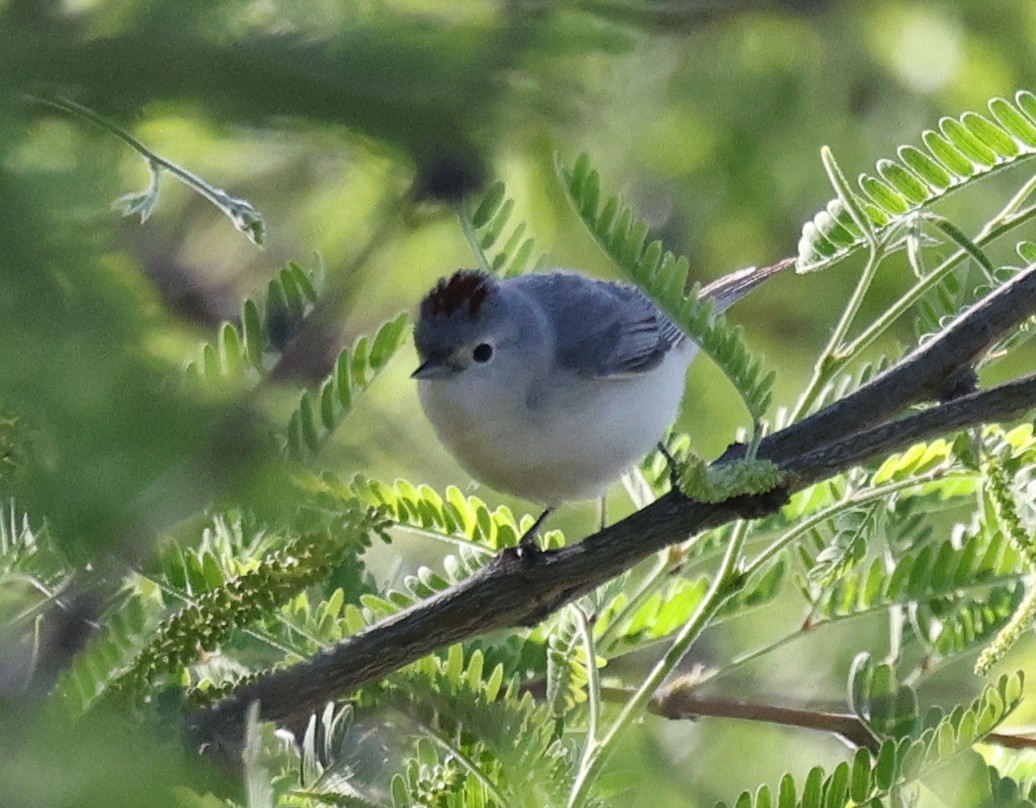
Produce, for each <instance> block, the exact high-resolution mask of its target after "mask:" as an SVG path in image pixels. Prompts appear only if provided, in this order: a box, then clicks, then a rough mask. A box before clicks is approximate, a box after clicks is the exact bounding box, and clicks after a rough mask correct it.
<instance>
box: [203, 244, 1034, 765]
mask: <svg viewBox="0 0 1036 808" xmlns="http://www.w3.org/2000/svg"><path fill="white" fill-rule="evenodd" d="M1034 311H1036V264H1034V265H1032V266H1030V267H1027V268H1026V269H1025V271H1023V272H1022V273H1020V274H1019V275H1018V276H1017V277H1016V278H1014V279H1013V280H1012V281H1010V282H1009V283H1007V284H1005V285H1004V286H1002V287H1000V288H999V289H998V290H996V291H994V292H993V293H992V294H990V295H989V296H988V297H987V298H986V299H984V300H983V301H982V302H981V303H980V304H978V305H976V306H975V307H973V308H972V309H970V310H969V311H968V312H966V313H965V314H963V315H962V316H960V317H959V318H957V320H955V321H954V322H953V323H952V324H950V325H949V326H948V327H947V328H946V330H945V331H943V332H942V333H941V334H940V335H939V336H938V337H937V338H935V339H933V340H931V341H929V342H927V343H925V344H924V345H922V346H921V347H919V348H918V349H916V350H915V351H914V352H912V353H911V354H910V355H908V356H907V357H905V358H904V359H903V360H901V361H900V362H898V363H897V364H896V365H894V366H893V367H891V368H890V369H889V370H887V371H886V372H885V373H884V374H882V375H880V376H878V377H877V378H875V379H874V380H872V381H871V382H870V383H869V384H867V385H865V386H864V387H861V388H860V389H858V390H857V391H855V392H854V393H852V394H850V395H848V396H846V397H845V398H843V399H841V400H839V401H837V402H835V403H833V404H831V405H830V406H828V407H826V408H824V409H822V410H820V411H819V412H817V413H815V414H813V415H811V416H809V417H807V418H805V419H804V420H802V421H799V422H798V423H795V424H793V425H791V426H789V427H787V428H786V429H784V430H781V431H780V432H777V433H775V434H773V435H771V436H770V437H768V438H767V439H765V440H764V441H763V442H762V444H761V445H760V447H759V456H760V457H764V458H768V459H770V460H772V461H773V462H775V463H776V464H777V465H778V466H780V467H781V469H782V470H783V471H784V472H785V473H786V475H787V478H786V479H787V482H786V486H785V488H786V491H787V493H792V492H794V491H796V490H799V489H802V488H804V487H806V486H808V485H811V484H813V483H815V482H817V481H820V480H823V479H826V478H828V477H831V476H834V475H836V474H839V473H841V472H843V471H846V470H848V469H850V468H852V467H854V466H857V465H859V464H861V463H864V462H867V461H869V460H872V459H875V458H879V457H882V456H886V455H888V454H891V453H893V452H896V451H900V450H903V449H905V448H907V447H908V446H910V445H912V444H913V443H916V442H918V441H921V440H926V439H930V438H935V437H937V436H941V435H945V434H947V433H950V432H953V431H956V430H958V429H961V428H964V427H967V426H972V425H976V424H981V423H986V422H995V421H1006V420H1011V419H1014V418H1017V417H1020V416H1021V415H1023V414H1024V413H1025V412H1027V411H1028V410H1030V409H1032V408H1033V407H1034V406H1036V375H1033V376H1028V377H1025V378H1022V379H1018V380H1016V381H1014V382H1011V383H1009V384H1004V385H1001V386H999V387H996V388H993V389H991V390H988V391H984V392H976V393H972V394H970V395H966V396H962V397H960V398H956V399H953V400H951V401H949V402H947V403H944V404H936V405H933V406H931V407H930V408H929V409H926V410H923V411H921V412H918V413H916V414H913V415H910V416H908V417H905V418H901V419H899V420H893V421H889V419H890V418H891V417H893V416H895V415H897V414H899V413H901V412H902V411H903V410H904V409H905V408H907V407H909V406H911V405H915V404H919V403H922V402H927V401H931V400H933V399H940V398H945V397H946V395H947V393H948V391H950V390H951V389H952V388H954V387H957V386H958V385H957V383H958V382H959V380H960V379H961V378H963V377H965V376H967V375H968V374H970V373H971V369H972V367H973V366H974V364H975V363H976V362H977V360H978V359H979V358H980V357H981V356H982V355H983V353H984V352H985V351H987V350H988V349H989V348H990V347H991V346H992V345H994V344H995V343H996V342H997V341H998V340H999V339H1000V338H1001V337H1003V336H1004V335H1005V334H1006V333H1007V332H1009V331H1010V330H1011V329H1013V328H1014V327H1016V326H1017V325H1018V324H1020V323H1021V322H1023V321H1024V320H1025V319H1027V318H1028V317H1029V316H1031V315H1032V314H1033V312H1034ZM747 504H753V503H747ZM745 505H746V502H745V501H744V498H736V499H735V500H728V501H727V502H721V503H713V504H705V503H700V502H695V501H693V500H689V499H687V498H686V497H684V496H683V495H681V494H680V493H679V492H670V493H669V494H667V495H665V496H663V497H661V498H660V499H658V500H657V501H656V502H654V503H652V504H651V505H649V506H648V507H646V508H644V509H642V510H640V511H638V512H637V513H634V514H632V515H631V516H630V517H628V518H627V519H624V520H623V521H622V522H619V523H617V524H614V525H611V526H609V527H607V528H605V529H603V530H601V531H600V532H598V533H596V534H594V535H592V536H590V537H588V538H586V539H584V540H583V541H581V542H578V543H576V544H573V545H570V546H568V547H564V548H562V549H560V550H553V551H545V552H542V553H538V554H535V555H528V554H526V555H522V554H520V553H519V552H517V551H516V550H514V549H508V550H504V551H503V552H501V553H500V554H499V555H498V556H496V557H495V558H494V559H493V560H492V561H491V562H490V563H489V564H487V565H486V566H485V567H483V568H482V569H481V570H479V571H478V572H477V573H476V574H475V575H473V576H472V577H471V578H468V579H467V580H465V581H463V582H461V583H460V584H458V585H456V586H454V587H452V588H450V589H449V590H446V591H444V592H441V593H439V594H438V595H436V596H434V597H431V598H429V599H428V600H426V601H423V602H421V603H418V604H415V605H414V606H412V607H411V608H409V609H406V610H405V611H402V612H400V613H399V614H396V615H393V616H392V617H389V618H387V619H385V620H383V621H381V622H380V623H378V624H376V625H374V626H372V627H370V628H369V629H367V630H365V631H362V632H360V633H359V634H356V635H353V636H352V637H349V638H347V639H346V640H343V641H342V642H340V643H338V644H337V645H335V646H334V647H332V648H329V649H327V650H326V651H324V652H322V653H320V654H318V655H316V656H315V657H313V658H311V659H309V660H307V661H305V662H302V663H299V664H297V665H295V666H293V667H291V668H287V669H284V670H281V671H277V672H275V673H272V674H270V675H268V676H265V677H262V678H261V679H258V680H256V681H254V682H252V683H250V684H248V685H246V686H245V687H242V688H241V689H240V690H239V691H237V692H236V693H234V694H232V695H231V696H229V697H227V698H226V699H224V700H223V701H221V702H219V703H218V704H216V705H214V706H213V707H210V708H208V709H207V710H205V711H202V712H200V713H198V714H196V715H195V716H193V718H192V721H191V728H192V730H193V731H194V733H195V736H196V737H198V738H199V739H201V740H203V741H206V742H209V743H216V744H217V745H218V746H219V747H221V748H223V749H227V750H232V749H237V748H239V746H240V743H241V737H242V730H243V724H244V715H245V711H246V709H247V707H248V705H249V704H251V703H252V702H254V701H259V702H260V706H261V715H262V717H263V718H264V719H266V720H271V721H280V722H287V721H291V720H293V719H298V718H300V717H302V716H305V715H308V714H309V713H310V712H312V711H314V710H317V709H320V708H321V707H323V705H324V704H326V703H327V702H328V701H329V700H333V699H336V698H341V697H343V696H345V695H347V694H349V693H350V692H352V691H353V690H355V689H357V688H358V687H360V686H362V685H364V684H366V683H368V682H371V681H374V680H376V679H378V678H380V677H382V676H384V675H386V674H388V673H390V672H391V671H393V670H396V669H397V668H399V667H402V666H403V665H406V664H408V663H410V662H413V661H415V660H417V659H419V658H421V657H422V656H425V655H427V654H429V653H432V652H434V651H436V650H437V649H439V648H443V647H445V646H447V645H450V644H452V643H455V642H461V641H464V640H470V639H472V638H474V637H476V636H479V635H481V634H485V633H487V632H489V631H493V630H497V629H504V628H513V627H518V626H525V625H531V624H535V623H537V622H539V621H540V620H542V619H543V618H544V617H545V616H547V615H548V614H550V613H551V612H553V611H555V610H556V609H558V608H560V607H561V606H563V605H564V604H566V603H568V602H569V601H571V600H572V599H574V598H576V597H579V596H580V595H583V594H585V593H587V592H589V591H591V590H593V589H594V588H596V587H597V586H599V585H600V584H602V583H604V582H605V581H607V580H608V579H610V578H612V577H613V576H615V575H618V574H619V573H621V572H623V571H625V570H627V569H629V568H630V567H631V566H633V565H634V564H636V563H637V562H639V561H640V560H642V559H643V558H645V557H647V556H649V555H651V554H652V553H655V552H656V551H658V550H660V549H662V548H663V547H666V546H667V545H670V544H674V543H677V542H682V541H685V540H686V539H688V538H689V537H691V536H694V535H696V534H698V533H700V532H702V531H705V530H707V529H710V528H713V527H716V526H718V525H721V524H724V523H726V522H729V521H732V520H734V519H738V518H743V517H745V516H746V515H752V516H759V515H762V514H760V513H759V512H758V505H759V503H758V502H755V503H754V505H755V508H754V509H753V510H754V511H755V512H754V513H751V514H746V512H745ZM776 507H777V506H776V505H775V504H771V505H770V509H771V510H775V509H776Z"/></svg>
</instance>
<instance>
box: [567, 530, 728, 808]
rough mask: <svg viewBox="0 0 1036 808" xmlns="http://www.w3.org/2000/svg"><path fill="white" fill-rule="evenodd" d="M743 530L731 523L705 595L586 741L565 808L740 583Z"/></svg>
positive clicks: (572, 805) (575, 801)
mask: <svg viewBox="0 0 1036 808" xmlns="http://www.w3.org/2000/svg"><path fill="white" fill-rule="evenodd" d="M747 533H748V522H746V521H744V520H740V521H738V522H736V523H735V524H734V528H733V530H732V531H731V537H730V542H729V544H728V545H727V550H726V553H725V554H724V556H723V560H722V561H721V562H720V565H719V569H717V570H716V574H715V576H714V577H713V579H712V585H711V586H710V587H709V591H708V592H707V593H706V594H705V597H704V598H702V601H701V603H699V604H698V608H697V609H696V610H695V612H694V614H693V615H692V616H691V619H690V620H688V621H687V623H685V624H684V627H683V628H682V629H680V631H679V633H678V634H677V635H676V637H675V639H674V640H673V642H672V645H670V646H669V649H668V650H667V651H666V653H665V654H664V655H663V656H662V658H661V659H660V660H659V661H658V662H657V663H655V667H654V668H652V670H651V672H650V673H649V674H648V676H647V678H645V679H644V681H643V682H642V683H641V685H640V687H638V688H637V690H636V692H635V693H634V694H633V696H632V697H631V698H630V699H629V701H627V702H626V704H625V705H624V706H623V708H622V710H620V711H619V715H618V716H616V718H615V720H614V721H613V722H612V724H611V726H610V727H609V728H608V731H607V732H606V733H605V735H604V737H602V738H601V740H600V742H598V743H596V744H593V745H589V744H588V750H589V751H588V753H586V752H585V753H584V755H583V760H582V761H581V763H580V766H579V771H578V772H577V773H576V778H575V782H574V783H573V785H572V792H571V793H570V795H569V799H568V808H576V807H577V806H580V805H582V804H583V802H584V801H585V799H586V796H587V791H588V790H589V787H590V785H591V784H592V783H593V782H595V781H596V779H597V775H598V773H599V771H600V769H601V766H603V765H604V762H605V760H606V759H607V756H608V754H609V753H610V752H611V751H612V750H613V748H614V746H615V743H616V741H617V740H618V739H619V738H620V737H621V736H622V734H623V733H624V732H625V731H626V730H627V729H628V728H629V727H630V726H632V724H633V722H634V720H635V719H636V717H637V716H639V715H640V714H642V713H643V712H644V710H645V709H646V708H647V706H648V704H649V703H650V702H651V698H652V696H653V695H654V693H655V691H656V690H657V689H658V688H659V687H660V686H661V684H662V682H663V681H665V679H666V677H668V676H669V675H670V674H671V673H672V672H673V671H674V670H675V669H676V667H677V665H679V664H680V661H681V660H682V659H683V658H684V657H685V656H686V655H687V652H688V651H689V650H690V648H691V645H693V644H694V642H695V641H696V640H697V639H698V637H700V636H701V634H702V632H703V631H704V630H705V629H706V628H707V627H708V625H709V622H710V621H711V620H712V618H713V617H715V615H716V612H718V611H719V609H720V607H721V606H722V605H723V603H724V602H726V600H727V599H728V598H729V597H730V596H731V595H733V594H734V593H735V592H736V591H737V590H738V589H739V588H740V587H741V586H742V583H743V580H744V576H743V575H741V574H740V573H739V572H738V569H737V567H738V564H739V562H740V559H741V551H742V548H743V547H744V541H745V536H746V535H747Z"/></svg>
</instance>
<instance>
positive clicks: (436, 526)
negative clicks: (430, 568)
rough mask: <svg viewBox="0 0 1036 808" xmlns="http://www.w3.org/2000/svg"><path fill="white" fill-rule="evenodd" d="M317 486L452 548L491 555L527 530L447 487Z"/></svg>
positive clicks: (359, 479)
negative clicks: (440, 489)
mask: <svg viewBox="0 0 1036 808" xmlns="http://www.w3.org/2000/svg"><path fill="white" fill-rule="evenodd" d="M322 481H323V483H324V484H325V485H327V487H328V491H329V492H333V493H335V494H336V495H337V496H339V497H342V498H344V499H345V500H346V501H348V499H350V498H354V497H355V498H356V499H358V500H359V501H360V502H362V503H364V504H365V505H369V506H370V507H372V508H376V509H377V510H378V512H379V513H380V514H381V515H382V516H383V517H384V518H385V519H387V520H390V521H391V522H392V523H394V524H396V525H399V526H401V527H405V528H410V529H413V530H416V531H420V532H423V533H425V534H426V535H433V536H435V537H436V538H440V539H443V540H447V541H450V542H451V543H459V542H470V543H471V544H472V545H474V546H475V547H481V548H484V549H485V550H488V551H496V550H500V549H502V548H504V547H513V546H514V545H515V544H516V543H517V542H518V539H519V537H520V536H521V535H522V529H523V528H522V525H524V526H526V527H527V526H528V524H527V520H528V518H529V517H526V519H523V520H522V525H519V523H518V520H517V519H516V518H515V516H514V514H513V513H512V512H511V509H510V508H508V507H506V506H504V505H500V506H497V507H496V508H494V509H492V510H490V509H489V506H487V505H486V503H485V502H484V501H483V500H481V499H479V498H478V497H473V496H471V497H469V496H465V495H464V494H463V493H462V492H461V490H460V489H459V488H457V487H456V486H452V485H451V486H449V487H448V488H447V489H446V492H445V495H443V494H440V493H439V492H438V491H436V490H435V489H434V488H432V487H431V486H428V485H414V484H412V483H410V482H409V481H407V480H396V481H395V482H394V483H392V484H391V485H388V484H386V483H383V482H380V481H378V480H374V479H371V478H369V477H363V476H362V475H357V476H356V477H355V478H354V479H353V480H352V482H351V483H349V484H345V483H342V482H341V481H339V480H337V479H336V478H335V477H334V476H333V475H330V474H325V475H323V477H322ZM552 532H555V533H556V531H552Z"/></svg>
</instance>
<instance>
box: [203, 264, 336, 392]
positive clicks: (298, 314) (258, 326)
mask: <svg viewBox="0 0 1036 808" xmlns="http://www.w3.org/2000/svg"><path fill="white" fill-rule="evenodd" d="M318 298H319V292H318V288H317V282H316V279H315V278H314V277H313V276H312V275H310V274H309V273H307V272H306V271H305V270H304V269H302V267H300V266H299V265H298V264H295V263H289V264H288V265H287V266H285V267H284V268H283V269H281V270H280V272H278V273H277V274H276V275H275V276H274V277H273V278H271V279H270V281H269V283H267V285H266V291H265V294H264V295H263V296H261V297H260V296H257V297H250V298H248V299H246V300H245V302H244V303H243V304H242V306H241V320H240V325H238V324H236V323H231V322H225V323H223V325H221V326H220V329H219V337H218V339H217V341H216V343H215V344H213V343H205V344H204V345H203V346H202V349H201V360H200V361H194V362H191V363H190V364H188V365H187V375H188V377H189V378H195V379H205V380H207V381H209V382H213V381H216V380H220V379H226V380H241V379H252V380H253V381H254V380H257V379H258V378H261V377H262V376H263V375H265V374H266V372H267V371H268V370H269V369H270V367H271V363H272V360H273V357H275V356H276V355H277V354H278V353H279V352H280V351H282V350H283V349H284V347H285V346H286V345H287V344H288V342H289V341H290V340H291V337H292V336H293V335H294V334H295V332H296V330H297V329H298V326H299V324H300V323H301V322H302V321H303V320H304V319H305V318H306V316H307V315H308V314H309V313H310V312H311V311H312V310H313V306H314V305H315V304H316V302H317V299H318Z"/></svg>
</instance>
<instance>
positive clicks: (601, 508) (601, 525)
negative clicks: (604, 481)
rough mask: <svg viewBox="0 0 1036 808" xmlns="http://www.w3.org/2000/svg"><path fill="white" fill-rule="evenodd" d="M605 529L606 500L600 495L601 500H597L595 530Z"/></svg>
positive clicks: (606, 515) (606, 524) (606, 517)
mask: <svg viewBox="0 0 1036 808" xmlns="http://www.w3.org/2000/svg"><path fill="white" fill-rule="evenodd" d="M606 527H608V498H607V496H605V495H604V494H601V498H600V499H598V500H597V528H598V530H604V529H605V528H606Z"/></svg>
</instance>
